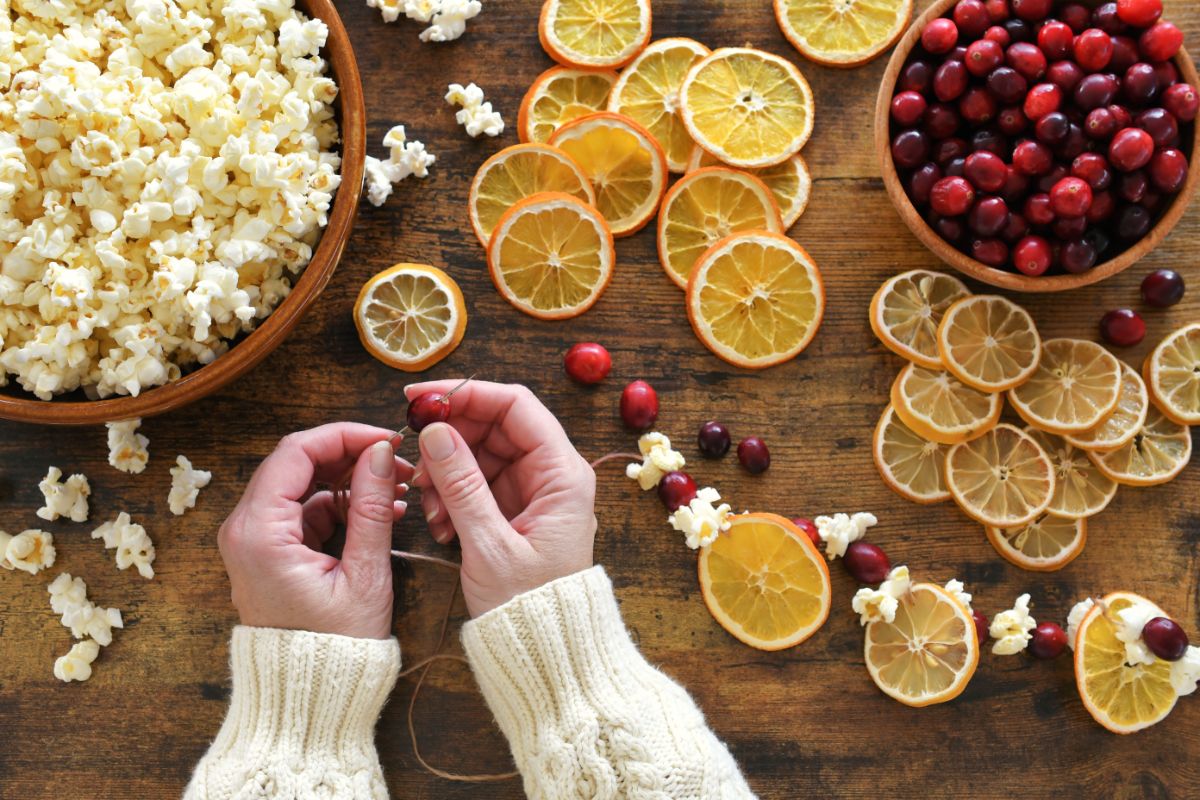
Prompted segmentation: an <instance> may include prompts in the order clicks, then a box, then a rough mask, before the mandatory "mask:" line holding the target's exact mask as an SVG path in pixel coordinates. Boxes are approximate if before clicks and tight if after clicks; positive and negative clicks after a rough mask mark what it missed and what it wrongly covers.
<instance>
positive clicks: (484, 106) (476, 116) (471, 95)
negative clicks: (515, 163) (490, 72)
mask: <svg viewBox="0 0 1200 800" xmlns="http://www.w3.org/2000/svg"><path fill="white" fill-rule="evenodd" d="M446 102H447V103H449V104H450V105H452V106H462V108H461V110H459V111H457V112H455V114H454V119H455V120H456V121H457V122H458V124H459V125H462V126H463V127H464V128H466V129H467V135H468V136H478V135H479V134H481V133H485V134H487V135H488V136H499V135H500V134H501V133H503V132H504V119H503V118H502V117H501V116H500V114H499V113H497V112H495V111H493V110H492V104H491V103H486V102H484V100H483V89H480V88H479V87H478V86H476V85H475V84H474V83H468V84H467V85H466V86H463V85H462V84H461V83H452V84H450V90H449V91H448V92H446Z"/></svg>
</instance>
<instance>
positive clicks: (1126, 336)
mask: <svg viewBox="0 0 1200 800" xmlns="http://www.w3.org/2000/svg"><path fill="white" fill-rule="evenodd" d="M1100 335H1101V336H1103V337H1104V341H1106V342H1108V343H1109V344H1111V345H1113V346H1114V347H1133V346H1135V345H1138V344H1141V341H1142V339H1144V338H1146V323H1145V321H1144V320H1143V319H1142V317H1141V315H1140V314H1138V313H1137V312H1136V311H1133V310H1131V309H1128V308H1118V309H1115V310H1113V311H1109V312H1108V313H1107V314H1105V315H1104V316H1103V317H1102V318H1101V319H1100Z"/></svg>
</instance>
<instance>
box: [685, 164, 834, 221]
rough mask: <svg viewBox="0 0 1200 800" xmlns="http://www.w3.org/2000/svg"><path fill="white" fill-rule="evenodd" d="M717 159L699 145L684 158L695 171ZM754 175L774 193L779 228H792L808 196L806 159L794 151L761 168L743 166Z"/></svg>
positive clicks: (810, 188) (802, 210) (808, 177)
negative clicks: (782, 158) (779, 220)
mask: <svg viewBox="0 0 1200 800" xmlns="http://www.w3.org/2000/svg"><path fill="white" fill-rule="evenodd" d="M722 164H723V162H722V161H721V159H719V158H717V157H716V156H714V155H713V154H712V153H709V152H708V151H707V150H705V149H704V148H703V147H701V146H700V145H696V146H695V147H693V148H692V157H691V158H689V159H688V165H687V171H688V172H695V171H696V170H698V169H703V168H705V167H719V166H722ZM745 171H746V172H749V173H750V174H751V175H753V176H754V177H756V178H758V179H759V180H760V181H762V182H763V183H765V184H766V185H767V188H768V189H770V190H771V193H772V194H774V195H775V202H776V203H777V204H778V205H779V213H780V214H781V215H782V216H783V227H784V229H785V230H786V229H787V228H790V227H792V226H793V225H795V224H796V221H797V220H798V219H800V217H801V216H802V215H803V214H804V210H805V209H806V208H808V199H809V197H810V196H811V195H812V184H813V180H812V174H811V173H810V172H809V171H808V162H806V161H805V160H804V156H802V155H800V154H799V153H797V154H796V155H794V156H792V157H791V158H789V159H788V160H787V161H783V162H780V163H779V164H775V165H774V166H771V167H763V168H762V169H747V170H745Z"/></svg>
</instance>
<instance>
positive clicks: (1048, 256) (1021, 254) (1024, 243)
mask: <svg viewBox="0 0 1200 800" xmlns="http://www.w3.org/2000/svg"><path fill="white" fill-rule="evenodd" d="M1012 255H1013V265H1014V266H1015V267H1016V268H1017V269H1018V270H1019V271H1020V272H1021V273H1023V274H1025V275H1030V276H1035V277H1036V276H1038V275H1044V274H1045V273H1046V270H1048V269H1050V265H1051V263H1053V261H1054V253H1053V251H1052V250H1051V248H1050V242H1048V241H1047V240H1046V239H1044V238H1042V237H1041V236H1026V237H1025V238H1024V239H1022V240H1021V241H1019V242H1017V246H1016V247H1014V248H1013V253H1012Z"/></svg>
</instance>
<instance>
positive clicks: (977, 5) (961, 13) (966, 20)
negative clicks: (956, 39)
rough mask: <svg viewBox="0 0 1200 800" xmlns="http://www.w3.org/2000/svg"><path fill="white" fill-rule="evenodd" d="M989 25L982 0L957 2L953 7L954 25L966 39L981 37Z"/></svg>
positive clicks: (989, 20) (960, 0) (989, 21)
mask: <svg viewBox="0 0 1200 800" xmlns="http://www.w3.org/2000/svg"><path fill="white" fill-rule="evenodd" d="M991 23H992V21H991V19H989V18H988V12H987V8H986V7H985V6H984V5H983V0H958V5H956V6H955V7H954V24H955V25H957V26H958V30H959V31H960V32H962V34H963V36H966V37H967V38H970V39H976V38H978V37H980V36H982V35H983V32H984V31H986V30H987V29H988V25H990V24H991Z"/></svg>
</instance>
